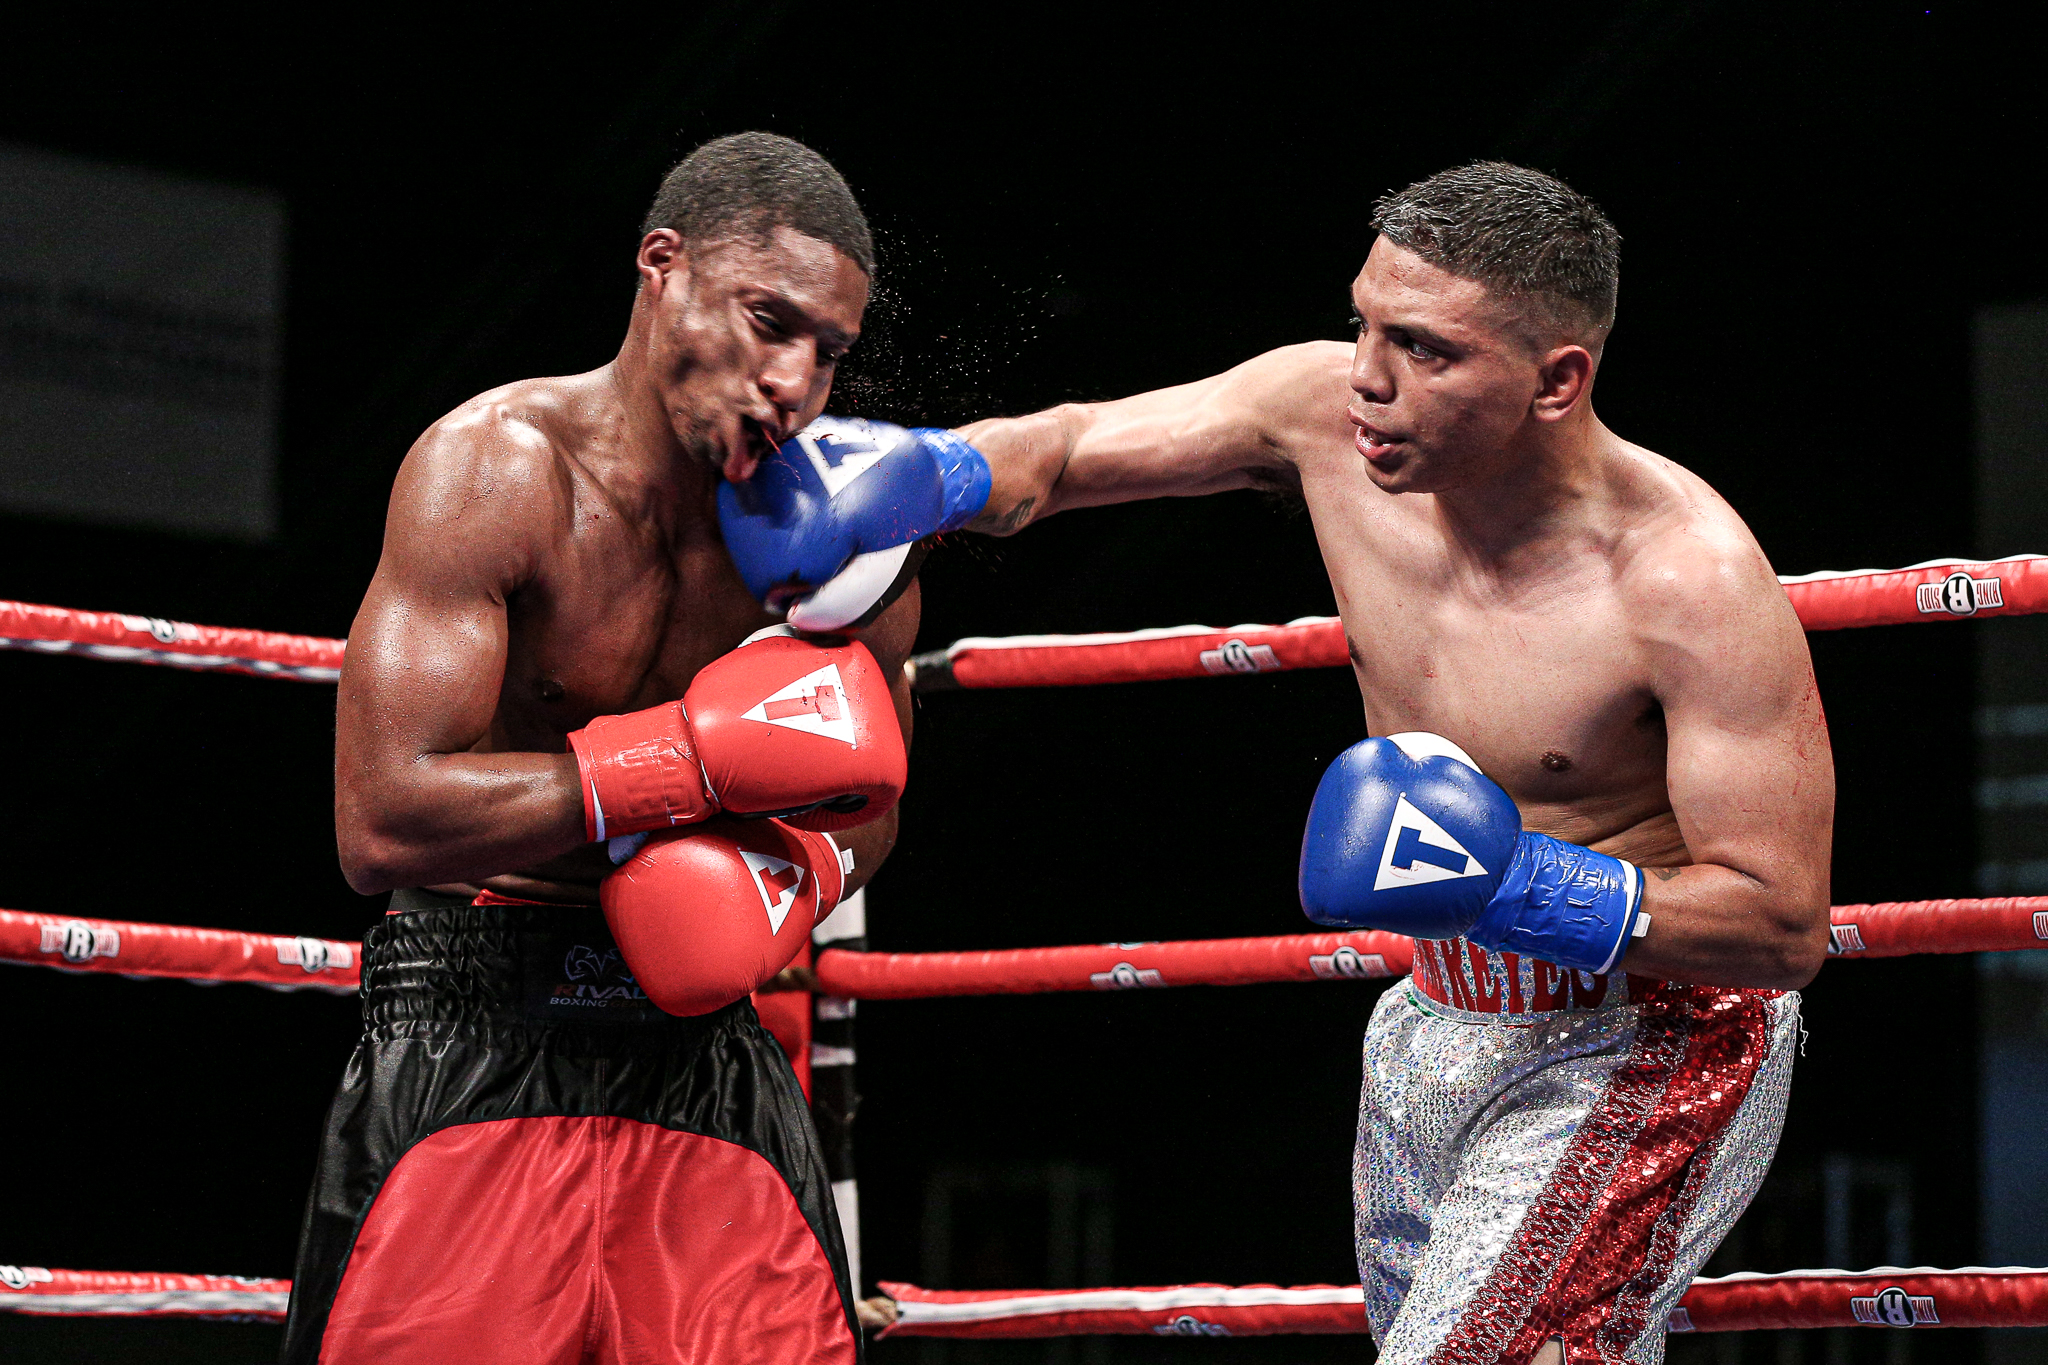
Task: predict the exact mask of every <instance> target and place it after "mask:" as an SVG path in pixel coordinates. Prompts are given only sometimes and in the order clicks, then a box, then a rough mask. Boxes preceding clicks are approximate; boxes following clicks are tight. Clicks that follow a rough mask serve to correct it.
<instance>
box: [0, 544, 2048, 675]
mask: <svg viewBox="0 0 2048 1365" xmlns="http://www.w3.org/2000/svg"><path fill="white" fill-rule="evenodd" d="M1778 581H1779V582H1780V583H1782V584H1784V585H1785V595H1786V596H1787V597H1790V598H1791V599H1792V606H1793V609H1794V610H1795V611H1797V612H1798V613H1799V620H1800V623H1801V624H1802V625H1804V626H1805V627H1806V628H1807V629H1808V630H1845V629H1848V628H1850V627H1854V626H1891V625H1904V624H1906V623H1908V622H1912V621H1942V620H1957V619H1960V618H1963V617H1969V616H2027V615H2032V614H2034V613H2037V612H2044V611H2048V559H2044V557H2043V556H2041V555H2012V556H2009V557H2007V558H2005V559H1989V560H1985V559H1930V560H1926V561H1924V562H1923V563H1919V564H1912V565H1908V566H1907V567H1906V568H1903V569H1846V570H1841V569H1823V570H1820V571H1819V572H1817V573H1809V574H1796V575H1792V576H1790V577H1785V576H1781V577H1780V578H1779V579H1778ZM346 644H347V642H346V641H343V640H330V639H325V638H322V637H320V636H314V635H285V634H281V633H279V632H277V631H268V630H241V629H234V628H230V627H226V626H195V625H189V624H187V623H186V622H183V621H166V620H163V619H161V618H159V617H154V616H128V615H124V614H122V613H119V612H105V611H77V610H74V609H72V608H70V607H47V606H37V605H35V604H33V603H29V602H4V601H0V649H26V650H34V651H37V652H39V653H45V654H81V655H84V656H86V657H89V658H94V659H108V660H112V661H115V662H118V663H141V664H163V665H167V666H169V667H172V668H189V669H198V670H202V671H207V672H216V673H248V674H253V675H255V676H258V677H265V678H290V679H293V680H294V681H297V682H334V681H335V680H336V679H337V678H339V677H340V676H341V657H342V651H343V649H344V648H345V646H346ZM1348 659H1349V654H1348V651H1347V649H1346V647H1345V643H1344V630H1343V627H1342V626H1341V625H1340V624H1339V623H1338V621H1337V619H1336V618H1335V617H1332V616H1304V617H1302V618H1300V619H1299V620H1295V621H1290V622H1288V623H1287V624H1285V625H1278V626H1273V625H1247V626H1231V627H1228V628H1218V627H1213V626H1170V627H1167V628H1165V629H1163V630H1138V631H1127V632H1123V633H1121V634H1109V635H1015V636H1010V637H1007V638H1003V639H983V638H974V639H966V640H957V641H955V642H954V643H953V644H951V645H949V646H947V647H946V648H945V649H942V650H937V651H934V652H933V653H930V654H921V655H919V656H918V657H917V658H915V659H913V660H911V662H910V666H909V667H910V673H911V679H912V681H913V682H914V683H915V684H916V685H917V686H919V687H920V688H928V689H945V688H951V687H1052V686H1062V687H1071V686H1080V685H1083V684H1087V683H1106V682H1144V681H1148V680H1157V679H1165V678H1200V677H1204V676H1213V675H1221V674H1228V673H1270V672H1274V671H1278V670H1285V669H1295V668H1333V667H1336V666H1337V665H1339V664H1342V663H1345V662H1347V661H1348Z"/></svg>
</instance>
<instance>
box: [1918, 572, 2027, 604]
mask: <svg viewBox="0 0 2048 1365" xmlns="http://www.w3.org/2000/svg"><path fill="white" fill-rule="evenodd" d="M1913 605H1914V606H1916V607H1918V608H1919V609H1920V610H1921V611H1922V612H1926V613H1929V614H1932V613H1935V612H1944V611H1945V612H1947V613H1948V614H1949V615H1950V616H1975V615H1976V614H1977V613H1978V612H1980V611H1985V610H1988V609H1990V608H1992V607H2002V606H2004V605H2005V585H2004V584H2003V583H2002V582H2001V581H2000V580H1999V579H1997V578H1972V577H1970V576H1969V575H1968V574H1966V573H1964V572H1963V571H1962V570H1960V569H1958V570H1957V571H1956V572H1954V573H1952V574H1950V575H1949V576H1948V577H1947V578H1944V579H1942V580H1941V581H1940V582H1939V583H1922V584H1920V585H1919V586H1918V587H1917V588H1915V589H1914V591H1913Z"/></svg>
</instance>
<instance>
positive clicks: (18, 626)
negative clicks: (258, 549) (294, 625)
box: [0, 602, 345, 683]
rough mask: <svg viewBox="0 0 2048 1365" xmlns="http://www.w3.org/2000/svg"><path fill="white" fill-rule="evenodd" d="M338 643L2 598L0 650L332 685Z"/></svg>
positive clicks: (338, 663)
mask: <svg viewBox="0 0 2048 1365" xmlns="http://www.w3.org/2000/svg"><path fill="white" fill-rule="evenodd" d="M344 644H345V642H344V641H341V640H325V639H321V638H319V637H317V636H312V635H281V634H279V633H277V632H276V631H270V630H237V629H231V628H229V627H226V626H194V625H187V624H186V623H185V622H183V621H165V620H162V619H160V618H158V617H154V616H124V615H121V614H120V613H117V612H111V611H74V610H72V609H71V608H69V607H39V606H36V605H34V604H33V603H29V602H0V649H32V650H37V651H40V652H42V653H46V654H83V655H86V656H87V657H89V658H94V659H111V660H113V661H115V662H117V663H136V664H166V665H168V666H170V667H172V668H192V669H199V670H202V671H205V672H213V673H251V674H254V675H256V676H258V677H264V678H290V679H293V680H295V681H298V682H329V683H331V682H334V681H336V680H337V679H339V678H340V677H341V652H342V648H343V645H344Z"/></svg>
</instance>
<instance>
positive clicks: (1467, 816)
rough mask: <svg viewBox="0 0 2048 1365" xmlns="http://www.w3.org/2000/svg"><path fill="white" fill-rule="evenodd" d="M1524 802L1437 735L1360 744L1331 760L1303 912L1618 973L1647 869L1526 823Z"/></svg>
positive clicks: (1305, 851) (1323, 920)
mask: <svg viewBox="0 0 2048 1365" xmlns="http://www.w3.org/2000/svg"><path fill="white" fill-rule="evenodd" d="M1521 824H1522V819H1521V813H1520V811H1518V810H1517V809H1516V807H1515V803H1514V800H1513V799H1512V798H1511V797H1509V795H1508V794H1507V793H1506V792H1504V791H1502V790H1501V789H1500V787H1499V786H1498V785H1497V784H1495V783H1494V782H1492V781H1491V780H1489V779H1488V778H1487V777H1486V776H1485V774H1483V773H1481V772H1480V771H1479V765H1478V764H1476V763H1474V762H1473V761H1472V759H1471V757H1470V756H1469V755H1467V754H1466V753H1465V751H1464V750H1463V749H1460V748H1459V747H1458V746H1457V745H1455V744H1453V743H1451V741H1449V740H1447V739H1445V738H1443V737H1442V736H1441V735H1431V734H1424V733H1420V732H1417V733H1410V734H1401V735H1392V736H1389V737H1387V738H1384V739H1368V740H1363V741H1361V742H1360V743H1357V744H1354V745H1352V746H1351V747H1350V748H1349V749H1347V750H1345V751H1344V752H1343V753H1342V754H1340V755H1339V756H1338V758H1337V761H1336V762H1334V763H1332V764H1331V765H1330V768H1329V771H1327V772H1325V773H1324V774H1323V780H1322V783H1321V784H1320V785H1319V786H1318V787H1317V788H1316V797H1315V801H1314V803H1313V804H1312V805H1311V806H1310V808H1309V817H1308V829H1307V832H1306V833H1305V835H1304V837H1303V839H1302V845H1301V904H1302V909H1303V910H1304V911H1305V912H1306V913H1307V915H1308V917H1309V918H1310V919H1312V920H1315V921H1316V922H1317V923H1319V924H1329V925H1340V926H1344V927H1347V928H1370V929H1384V930H1388V931H1390V932H1393V933H1399V934H1407V935H1409V936H1410V937H1413V938H1428V939H1447V938H1457V937H1459V936H1461V935H1462V936H1463V937H1465V938H1466V939H1468V940H1470V941H1471V942H1473V943H1476V944H1478V945H1479V946H1480V947H1482V948H1497V949H1501V950H1503V951H1507V952H1514V953H1520V954H1524V955H1526V956H1529V957H1533V958H1539V959H1541V960H1543V961H1546V962H1552V963H1556V964H1557V965H1558V966H1562V967H1577V968H1581V969H1583V970H1586V971H1595V972H1604V971H1609V970H1612V968H1613V966H1614V964H1615V963H1616V962H1617V961H1619V960H1620V957H1621V953H1622V950H1623V949H1624V948H1625V947H1627V945H1628V941H1629V939H1630V938H1631V937H1633V936H1635V935H1637V934H1640V933H1641V932H1642V931H1643V929H1646V928H1647V927H1648V924H1649V920H1648V917H1647V916H1644V915H1642V914H1641V913H1640V911H1639V909H1638V906H1639V903H1640V901H1641V899H1642V875H1641V873H1640V872H1638V871H1637V869H1636V868H1635V867H1634V866H1633V865H1632V864H1629V863H1625V862H1623V861H1621V860H1620V859H1619V858H1613V857H1609V856H1608V855H1607V854H1604V853H1595V852H1593V851H1592V850H1591V849H1587V848H1581V847H1580V846H1578V845H1577V844H1568V843H1565V842H1564V841H1562V840H1560V839H1553V838H1551V837H1550V836H1549V835H1547V834H1533V833H1529V832H1528V831H1525V830H1523V829H1522V827H1521Z"/></svg>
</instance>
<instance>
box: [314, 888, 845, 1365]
mask: <svg viewBox="0 0 2048 1365" xmlns="http://www.w3.org/2000/svg"><path fill="white" fill-rule="evenodd" d="M392 907H393V911H394V913H392V914H391V915H389V916H387V917H386V918H385V919H384V920H383V921H382V922H381V923H379V924H378V925H376V926H375V927H374V928H373V929H371V930H370V932H369V934H368V935H366V936H365V939H364V943H363V988H362V995H363V1025H364V1027H363V1037H362V1041H361V1042H360V1043H359V1044H358V1045H357V1047H356V1051H355V1055H354V1057H353V1058H352V1059H351V1060H350V1062H349V1066H348V1070H347V1071H346V1072H345V1073H344V1075H343V1077H342V1082H341V1088H340V1090H339V1091H338V1092H337V1094H336V1095H335V1099H334V1104H333V1107H332V1109H331V1110H330V1111H329V1113H328V1118H327V1127H326V1132H325V1134H324V1136H323V1138H322V1141H321V1148H320V1163H319V1170H318V1173H317V1175H316V1176H315V1178H314V1184H313V1192H312V1196H311V1198H310V1200H309V1201H308V1204H307V1208H306V1221H305V1226H304V1231H303V1233H302V1235H301V1238H300V1244H299V1262H298V1273H297V1276H296V1279H295V1280H294V1282H293V1287H292V1298H291V1311H290V1316H289V1318H288V1320H287V1322H286V1325H285V1346H284V1355H283V1360H284V1361H285V1362H286V1365H315V1362H322V1363H323V1365H356V1363H357V1362H371V1361H375V1362H378V1363H379V1365H452V1363H454V1362H466V1361H477V1362H484V1361H488V1362H492V1365H570V1363H571V1362H578V1363H581V1362H595V1363H597V1365H625V1363H626V1362H633V1363H634V1365H641V1363H642V1362H647V1363H649V1365H651V1363H652V1362H689V1363H690V1365H713V1362H716V1363H717V1365H751V1363H752V1362H760V1363H761V1365H766V1363H767V1362H771V1361H772V1362H778V1365H779V1363H780V1362H786V1361H792V1360H803V1361H829V1362H838V1363H844V1365H853V1363H854V1362H858V1361H859V1360H860V1359H861V1355H862V1348H861V1339H860V1332H859V1329H858V1326H857V1324H856V1321H855V1318H854V1315H853V1307H852V1305H853V1294H852V1289H851V1286H850V1285H849V1284H848V1281H847V1271H846V1254H845V1251H844V1248H843V1247H842V1245H841V1241H840V1232H839V1222H838V1218H837V1216H836V1214H835V1213H834V1211H833V1206H832V1197H831V1191H830V1188H829V1186H828V1184H827V1180H826V1176H825V1171H824V1165H823V1162H822V1160H821V1157H820V1155H819V1150H818V1142H817V1137H816V1135H815V1133H814V1132H813V1130H812V1128H811V1120H810V1114H809V1110H808V1109H807V1107H806V1106H805V1104H804V1100H803V1095H802V1093H801V1092H800V1091H799V1090H798V1088H797V1083H796V1077H795V1075H794V1074H793V1073H792V1072H791V1070H790V1066H789V1062H788V1060H787V1059H786V1058H785V1057H784V1056H783V1055H782V1052H781V1050H780V1049H779V1048H777V1047H776V1045H775V1043H774V1041H773V1040H772V1039H771V1038H770V1037H769V1035H768V1034H767V1032H766V1031H765V1030H764V1029H763V1028H762V1027H761V1025H760V1023H759V1021H758V1019H757V1018H756V1017H755V1014H754V1010H753V1007H752V1006H751V1005H750V1004H749V1003H748V1002H747V1001H744V1000H741V1001H738V1002H736V1003H734V1004H732V1005H729V1006H727V1007H726V1008H725V1009H722V1010H719V1011H717V1012H715V1013H712V1014H708V1015H704V1016H702V1017H699V1018H692V1019H679V1018H673V1017H671V1016H669V1015H666V1014H663V1013H662V1012H661V1011H660V1010H658V1009H656V1008H655V1007H654V1005H653V1004H652V1003H651V1002H649V1001H648V1000H647V998H646V997H645V996H644V995H642V994H641V993H640V992H639V990H638V989H637V988H636V987H634V986H633V984H632V981H631V978H630V977H629V976H628V975H627V973H626V970H625V968H624V966H623V963H622V961H621V959H620V956H619V952H618V949H617V947H616V945H614V943H613V942H612V937H611V934H610V932H609V931H608V930H607V929H606V927H605V922H604V916H603V914H602V913H601V912H599V911H598V910H596V909H595V908H588V909H585V908H577V907H563V906H536V905H524V904H510V905H507V904H492V905H472V904H470V903H468V902H466V901H463V900H460V899H458V898H455V897H451V896H440V895H435V894H433V893H430V892H423V891H400V892H398V893H397V894H396V895H394V896H393V898H392Z"/></svg>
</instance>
